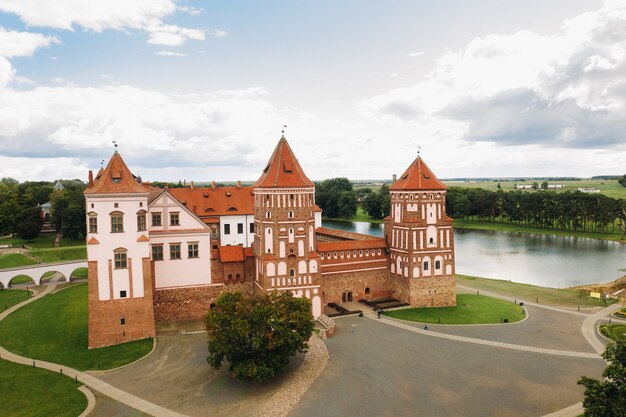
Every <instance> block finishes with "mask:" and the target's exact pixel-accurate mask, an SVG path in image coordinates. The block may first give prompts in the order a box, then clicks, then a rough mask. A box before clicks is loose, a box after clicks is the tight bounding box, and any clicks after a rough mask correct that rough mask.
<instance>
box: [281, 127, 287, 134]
mask: <svg viewBox="0 0 626 417" xmlns="http://www.w3.org/2000/svg"><path fill="white" fill-rule="evenodd" d="M285 129H287V125H283V131H282V133H283V135H284V134H285Z"/></svg>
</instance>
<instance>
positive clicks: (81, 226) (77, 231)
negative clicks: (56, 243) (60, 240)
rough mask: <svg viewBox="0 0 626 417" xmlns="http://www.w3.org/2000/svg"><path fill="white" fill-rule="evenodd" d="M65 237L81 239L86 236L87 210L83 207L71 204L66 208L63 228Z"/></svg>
mask: <svg viewBox="0 0 626 417" xmlns="http://www.w3.org/2000/svg"><path fill="white" fill-rule="evenodd" d="M61 232H62V233H63V236H64V237H68V238H70V239H80V238H81V237H84V236H85V232H86V230H85V210H84V209H82V208H81V207H77V206H71V207H68V208H67V209H66V210H65V214H64V215H63V228H62V229H61Z"/></svg>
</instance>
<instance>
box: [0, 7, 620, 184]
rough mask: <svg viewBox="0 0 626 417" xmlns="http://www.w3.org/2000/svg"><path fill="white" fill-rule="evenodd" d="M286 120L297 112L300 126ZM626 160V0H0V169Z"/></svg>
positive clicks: (232, 176)
mask: <svg viewBox="0 0 626 417" xmlns="http://www.w3.org/2000/svg"><path fill="white" fill-rule="evenodd" d="M284 126H287V127H286V128H285V127H284ZM282 130H285V136H286V137H287V139H288V140H289V143H290V144H291V147H292V149H293V150H294V152H295V154H296V156H297V157H298V159H299V161H300V164H301V165H302V167H303V169H304V170H305V172H306V173H307V175H308V176H309V177H310V178H311V179H314V180H321V179H325V178H332V177H338V176H341V177H348V178H350V179H355V180H357V179H384V178H391V176H392V175H393V174H401V173H402V172H403V171H404V170H405V169H406V167H407V166H408V165H409V164H410V163H411V162H412V160H413V159H414V158H415V157H416V156H417V152H418V149H420V152H421V156H422V157H423V159H424V160H425V161H426V162H427V163H428V165H429V166H430V167H431V169H432V170H433V171H434V172H435V174H436V175H437V176H438V177H439V178H458V177H524V176H526V177H533V176H534V177H537V176H575V177H589V176H593V175H609V174H613V175H617V174H619V175H621V174H624V173H625V172H626V0H605V1H601V0H598V1H596V0H541V1H537V0H525V1H523V2H503V1H501V0H481V1H478V0H466V1H462V2H460V1H454V0H437V1H425V0H392V1H383V0H369V1H365V0H343V1H340V2H338V1H333V0H320V1H314V2H313V1H299V2H294V1H288V0H285V1H272V0H268V1H263V2H259V1H243V0H242V1H237V0H232V1H219V2H217V1H183V0H180V1H175V0H134V1H132V2H130V1H127V0H107V1H101V0H55V1H49V0H0V177H7V176H9V177H13V178H16V179H18V180H20V181H24V180H55V179H59V178H81V179H86V177H87V171H88V170H89V169H94V170H97V169H99V167H100V165H101V163H102V161H103V160H104V163H106V162H107V161H108V159H109V158H110V156H111V154H112V153H113V151H114V146H113V141H116V142H117V144H118V150H119V152H120V153H121V155H122V156H123V157H124V159H125V160H126V162H127V164H128V165H129V166H130V168H131V170H132V171H133V172H134V173H135V174H136V175H141V176H142V178H143V179H144V180H148V181H177V180H182V179H186V180H187V181H190V180H196V181H199V182H205V181H213V180H215V181H236V180H242V181H254V180H256V179H258V177H259V176H260V174H261V170H262V169H263V168H264V167H265V163H266V162H267V160H268V159H269V157H270V155H271V153H272V151H273V149H274V147H275V145H276V143H277V141H278V139H279V138H280V136H281V131H282Z"/></svg>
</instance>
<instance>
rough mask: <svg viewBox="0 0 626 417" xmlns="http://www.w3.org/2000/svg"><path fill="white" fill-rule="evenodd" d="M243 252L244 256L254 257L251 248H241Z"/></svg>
mask: <svg viewBox="0 0 626 417" xmlns="http://www.w3.org/2000/svg"><path fill="white" fill-rule="evenodd" d="M243 254H244V256H245V257H246V258H253V257H254V251H253V250H252V248H243Z"/></svg>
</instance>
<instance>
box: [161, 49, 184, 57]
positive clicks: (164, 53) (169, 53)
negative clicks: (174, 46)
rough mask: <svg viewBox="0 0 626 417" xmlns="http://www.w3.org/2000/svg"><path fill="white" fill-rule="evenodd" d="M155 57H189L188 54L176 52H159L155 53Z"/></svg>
mask: <svg viewBox="0 0 626 417" xmlns="http://www.w3.org/2000/svg"><path fill="white" fill-rule="evenodd" d="M154 54H155V55H160V56H187V54H183V53H180V52H174V51H165V50H163V51H157V52H155V53H154Z"/></svg>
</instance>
